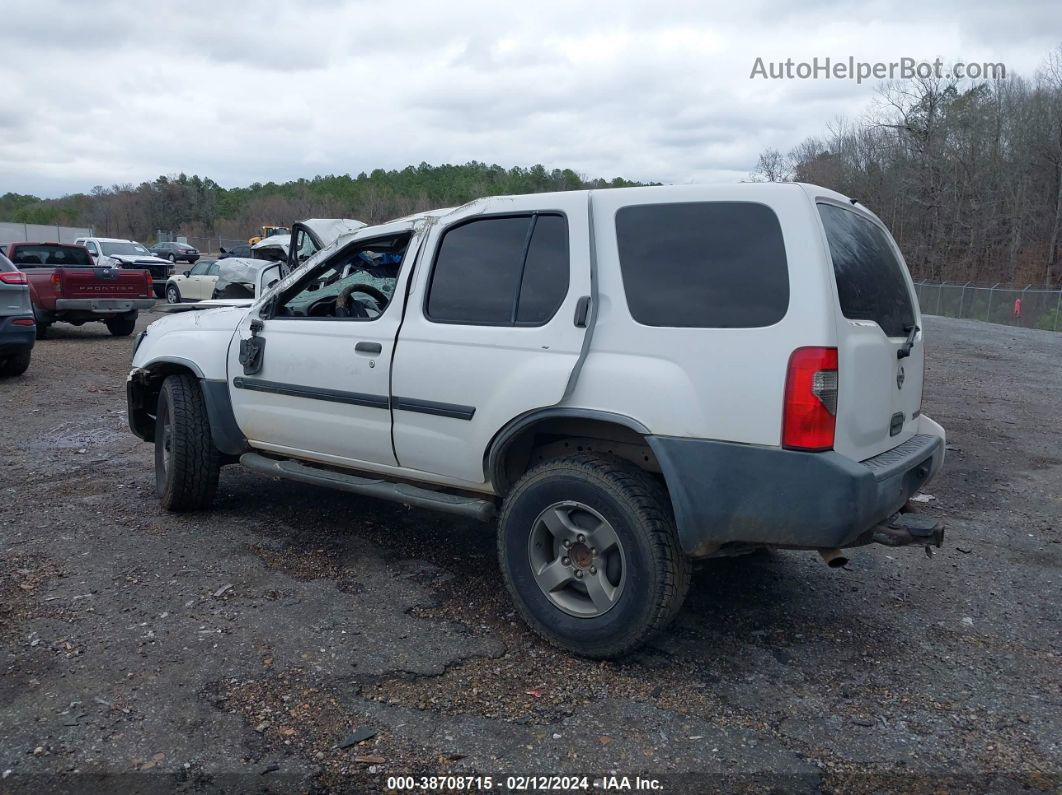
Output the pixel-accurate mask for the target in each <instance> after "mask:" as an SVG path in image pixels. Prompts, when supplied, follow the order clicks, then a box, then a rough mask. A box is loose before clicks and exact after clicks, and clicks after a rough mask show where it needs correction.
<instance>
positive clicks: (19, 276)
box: [0, 271, 29, 284]
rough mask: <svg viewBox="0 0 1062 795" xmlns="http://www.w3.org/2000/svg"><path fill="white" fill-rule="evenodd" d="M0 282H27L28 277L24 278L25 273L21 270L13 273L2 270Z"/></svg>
mask: <svg viewBox="0 0 1062 795" xmlns="http://www.w3.org/2000/svg"><path fill="white" fill-rule="evenodd" d="M0 282H3V283H4V284H29V279H27V278H26V274H24V273H23V272H22V271H15V272H14V273H11V272H9V271H4V272H3V273H0Z"/></svg>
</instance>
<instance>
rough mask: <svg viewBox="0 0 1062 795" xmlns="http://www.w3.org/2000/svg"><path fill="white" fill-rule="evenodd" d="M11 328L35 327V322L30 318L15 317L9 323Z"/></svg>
mask: <svg viewBox="0 0 1062 795" xmlns="http://www.w3.org/2000/svg"><path fill="white" fill-rule="evenodd" d="M11 325H12V326H36V325H37V321H36V320H34V319H33V318H31V317H16V318H15V319H14V320H12V321H11Z"/></svg>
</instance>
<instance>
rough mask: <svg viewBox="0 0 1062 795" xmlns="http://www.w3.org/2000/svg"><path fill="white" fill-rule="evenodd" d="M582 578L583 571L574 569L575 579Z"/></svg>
mask: <svg viewBox="0 0 1062 795" xmlns="http://www.w3.org/2000/svg"><path fill="white" fill-rule="evenodd" d="M582 578H583V571H582V569H576V570H575V579H577V580H581V579H582Z"/></svg>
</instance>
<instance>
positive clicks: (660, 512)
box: [498, 453, 691, 658]
mask: <svg viewBox="0 0 1062 795" xmlns="http://www.w3.org/2000/svg"><path fill="white" fill-rule="evenodd" d="M559 474H573V475H576V476H578V477H582V478H585V479H586V480H588V481H590V482H592V483H594V484H595V485H597V486H598V487H599V488H602V489H604V490H606V491H608V492H611V493H612V494H613V496H615V497H616V498H617V499H618V500H619V501H620V502H621V504H623V503H625V507H626V509H627V510H628V511H629V512H630V514H631V515H632V516H633V517H635V518H636V521H637V524H639V525H640V526H641V527H642V528H643V529H644V530H645V531H646V533H647V534H648V537H649V541H650V544H651V548H652V555H653V560H654V565H655V566H656V567H657V569H658V571H659V574H660V576H659V577H658V582H657V593H656V595H655V599H654V607H655V609H654V610H653V612H652V613H651V615H650V616H649V618H648V620H647V621H646V622H644V624H643V625H641V626H632V627H628V628H627V630H626V631H625V632H624V633H622V635H620V636H619V637H617V638H615V639H614V640H613V641H612V642H611V643H607V644H602V645H599V646H596V647H593V648H587V647H586V646H585V645H579V646H575V645H571V644H567V643H565V642H563V641H562V640H561V639H559V638H557V637H554V636H553V635H551V634H550V633H549V632H548V629H547V628H546V627H543V626H541V625H540V624H539V622H538V620H537V619H536V618H535V617H534V616H533V615H532V614H531V613H530V611H529V610H527V608H526V607H525V606H524V605H523V604H522V603H521V601H520V600H519V599H515V600H514V601H515V602H516V608H517V611H518V612H519V613H520V615H521V616H522V617H523V619H524V621H525V622H526V623H527V624H528V626H530V627H531V628H532V629H533V630H534V631H535V632H536V634H538V635H539V636H541V637H542V638H544V639H545V640H547V641H548V642H550V643H551V644H553V645H555V646H558V647H560V648H563V649H566V650H568V651H573V652H576V653H577V654H581V655H583V656H586V657H594V658H611V657H618V656H621V655H623V654H626V653H627V652H629V651H631V650H632V649H634V648H635V647H636V646H639V645H641V644H642V643H644V642H645V641H646V640H648V639H650V638H651V637H652V636H653V635H654V634H656V633H657V632H659V631H660V630H661V629H663V628H664V627H665V626H667V624H668V623H670V622H671V621H672V619H674V618H675V616H676V615H678V613H679V611H680V610H681V609H682V605H683V602H684V601H685V599H686V594H687V593H688V591H689V587H690V572H691V566H690V560H689V558H688V557H687V556H686V554H685V553H684V552H683V551H682V549H681V547H680V546H679V543H678V536H677V534H676V532H675V523H674V519H673V517H672V512H671V501H670V499H669V498H668V496H667V492H666V491H665V490H664V488H663V486H661V485H660V484H659V483H658V482H657V481H656V480H655V479H654V478H653V477H652V476H651V475H649V474H648V473H646V472H645V471H643V470H641V469H639V468H638V467H637V466H635V465H634V464H632V463H630V462H629V461H625V460H623V459H621V458H619V457H616V456H611V455H605V454H600V453H576V454H574V455H571V456H565V457H564V458H560V459H553V460H550V461H544V462H542V463H541V464H538V465H536V466H535V467H532V468H531V469H529V470H528V471H527V472H526V473H525V474H524V475H523V477H521V478H520V480H519V481H517V483H516V485H515V486H514V487H513V489H512V490H511V491H510V492H509V494H508V495H507V496H506V498H505V502H504V504H503V506H502V513H501V516H500V517H499V527H504V526H505V524H506V522H507V521H508V519H509V514H510V513H511V511H512V508H513V505H514V504H515V502H516V499H517V498H518V497H519V496H520V495H521V494H522V493H523V492H524V491H526V490H527V489H528V488H530V487H531V486H533V485H535V484H536V483H538V482H540V481H541V480H543V479H546V478H549V477H554V476H557V475H559ZM504 544H505V535H504V533H502V532H499V533H498V554H499V559H500V560H501V568H502V574H503V576H504V578H505V580H506V584H507V585H508V587H509V589H510V592H514V591H515V588H514V586H513V583H512V578H511V576H510V573H509V571H508V566H507V565H506V557H505V554H504Z"/></svg>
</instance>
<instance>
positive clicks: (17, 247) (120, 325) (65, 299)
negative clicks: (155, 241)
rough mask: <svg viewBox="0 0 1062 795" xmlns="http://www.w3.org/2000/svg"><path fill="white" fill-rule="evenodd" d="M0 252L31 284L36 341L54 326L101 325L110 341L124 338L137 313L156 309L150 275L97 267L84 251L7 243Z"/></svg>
mask: <svg viewBox="0 0 1062 795" xmlns="http://www.w3.org/2000/svg"><path fill="white" fill-rule="evenodd" d="M0 251H2V253H4V254H6V255H7V258H8V259H9V260H11V262H13V263H14V265H15V267H16V268H18V269H19V270H20V271H22V272H23V273H25V274H26V278H27V279H28V280H29V288H30V298H31V299H32V301H33V315H34V317H35V318H36V320H37V339H42V338H43V337H44V336H45V335H46V334H47V333H48V329H49V327H50V326H51V325H52V323H55V322H57V321H61V322H63V323H72V324H73V325H75V326H80V325H83V324H85V323H90V322H92V321H100V322H102V323H104V324H106V326H107V330H108V331H110V332H111V334H113V335H114V336H116V337H127V336H129V335H130V334H132V333H133V327H134V326H135V325H136V316H137V312H138V310H141V309H149V308H151V307H152V306H154V304H155V294H154V292H153V290H152V282H151V273H150V272H148V271H146V270H125V269H124V268H111V267H97V266H95V265H94V264H93V262H92V259H91V257H90V256H89V252H88V249H86V248H85V247H84V246H74V245H69V244H66V243H10V244H8V245H7V246H6V247H4V248H3V249H0Z"/></svg>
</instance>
